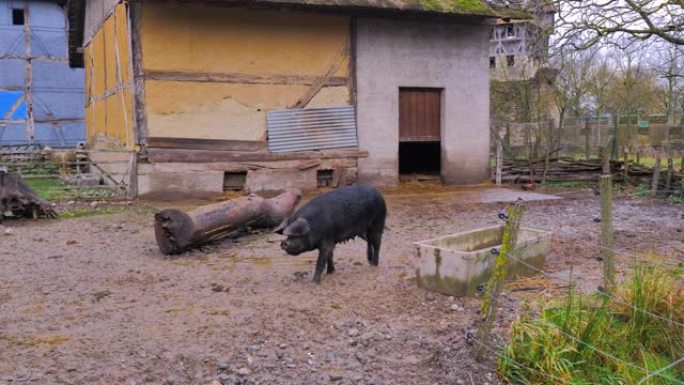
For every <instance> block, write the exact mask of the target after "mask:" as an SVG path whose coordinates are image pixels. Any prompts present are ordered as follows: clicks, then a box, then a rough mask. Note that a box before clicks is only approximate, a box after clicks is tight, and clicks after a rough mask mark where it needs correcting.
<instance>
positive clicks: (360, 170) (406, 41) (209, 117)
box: [69, 0, 499, 197]
mask: <svg viewBox="0 0 684 385" xmlns="http://www.w3.org/2000/svg"><path fill="white" fill-rule="evenodd" d="M498 16H499V15H498V13H497V12H495V11H494V10H493V9H492V8H490V7H489V6H488V5H487V4H486V3H484V2H480V1H479V0H430V1H427V0H425V1H417V0H416V1H414V0H400V1H392V2H386V1H373V0H348V1H324V0H290V1H288V0H254V1H230V0H226V1H206V2H200V1H194V2H172V1H154V2H143V1H127V2H119V1H117V0H92V1H84V0H73V1H71V2H70V6H69V17H70V24H71V30H70V35H69V38H70V60H71V64H72V65H73V66H83V67H84V68H85V71H86V125H87V137H88V142H89V145H90V146H91V147H92V148H95V149H110V150H112V152H111V154H110V155H111V157H114V158H116V157H118V158H119V159H122V157H129V158H130V162H129V163H128V167H127V168H126V169H125V170H118V171H117V170H112V172H120V173H123V174H127V175H130V177H131V184H130V187H131V190H132V191H133V192H132V193H133V194H134V195H135V194H138V195H148V196H149V195H159V194H168V195H171V196H174V197H178V196H182V195H192V196H201V195H216V194H220V193H222V192H223V191H224V190H226V189H239V188H242V187H243V186H246V187H247V188H248V189H249V190H251V191H269V190H275V189H279V188H281V187H284V186H285V185H292V186H295V187H300V188H304V189H309V188H316V187H317V186H323V185H325V186H327V185H331V186H337V185H342V184H348V183H352V182H354V181H360V182H369V183H373V184H376V185H394V184H397V183H398V181H399V177H400V174H401V173H427V174H429V173H434V174H436V175H439V176H440V177H441V180H442V181H443V182H445V183H462V184H468V183H480V182H483V181H485V180H486V179H487V178H488V174H489V172H488V162H489V77H488V75H489V73H488V71H489V69H488V65H487V63H488V56H489V55H488V49H489V31H490V28H491V27H492V25H493V23H494V22H495V20H496V18H497V17H498ZM100 156H102V155H100Z"/></svg>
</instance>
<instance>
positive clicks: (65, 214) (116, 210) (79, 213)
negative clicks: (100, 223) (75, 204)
mask: <svg viewBox="0 0 684 385" xmlns="http://www.w3.org/2000/svg"><path fill="white" fill-rule="evenodd" d="M156 212H157V210H156V209H154V208H152V207H135V206H113V207H107V206H105V207H102V208H96V209H94V208H75V209H71V210H66V211H60V212H59V218H61V219H74V218H85V217H94V216H98V215H115V214H125V213H138V214H150V215H152V214H154V213H156Z"/></svg>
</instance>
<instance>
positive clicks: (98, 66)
mask: <svg viewBox="0 0 684 385" xmlns="http://www.w3.org/2000/svg"><path fill="white" fill-rule="evenodd" d="M84 60H85V63H84V65H85V72H86V134H87V137H88V140H89V141H92V140H93V139H94V138H95V137H96V136H104V137H107V138H111V139H115V140H116V141H117V142H118V143H119V144H121V145H122V146H124V147H126V148H132V147H133V145H134V144H135V134H134V132H135V131H134V126H133V125H134V119H133V92H132V88H131V83H132V81H131V80H132V79H131V70H130V68H131V63H130V55H129V39H128V18H127V15H126V5H125V4H118V5H117V6H116V9H115V12H114V13H113V14H112V15H111V16H110V17H109V18H107V20H105V22H104V23H103V25H102V26H101V27H100V29H99V30H98V31H97V32H96V33H95V35H94V36H93V39H92V40H91V42H90V44H88V45H87V46H86V47H85V49H84Z"/></svg>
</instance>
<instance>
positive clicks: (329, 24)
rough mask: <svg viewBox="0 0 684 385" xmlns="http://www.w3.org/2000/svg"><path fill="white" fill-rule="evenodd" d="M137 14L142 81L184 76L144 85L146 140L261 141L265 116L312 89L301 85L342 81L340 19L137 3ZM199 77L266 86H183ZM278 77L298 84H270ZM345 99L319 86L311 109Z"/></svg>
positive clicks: (343, 29) (344, 43) (344, 53)
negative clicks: (249, 81) (139, 15)
mask: <svg viewBox="0 0 684 385" xmlns="http://www.w3.org/2000/svg"><path fill="white" fill-rule="evenodd" d="M142 10H143V12H142V22H141V42H142V58H143V68H144V70H145V72H146V74H149V73H150V72H154V73H156V74H159V73H171V74H178V73H181V74H184V75H186V76H184V79H186V80H184V81H176V80H174V81H171V80H151V79H148V80H146V81H145V103H146V118H147V129H148V133H149V136H161V137H180V138H203V139H226V140H263V139H264V138H265V137H266V112H267V111H270V110H274V109H282V108H288V107H290V106H292V105H294V103H296V102H297V100H299V99H300V98H301V97H303V96H304V95H306V93H307V92H308V91H309V89H310V88H311V86H310V85H307V84H302V82H309V83H310V82H312V81H314V80H316V79H320V78H322V77H324V76H325V75H326V74H328V73H331V74H332V76H334V77H342V78H348V77H349V61H350V55H349V41H350V20H349V18H347V17H343V16H329V15H316V14H297V13H286V12H273V11H249V10H245V9H239V8H230V7H212V6H208V5H200V4H188V5H182V4H169V3H144V5H143V7H142ZM331 69H332V70H331ZM200 74H213V75H220V76H221V77H223V78H224V79H225V77H226V75H228V77H231V76H234V77H235V78H240V77H248V78H252V79H253V78H255V77H256V78H258V79H260V83H267V84H247V83H239V82H237V81H233V80H231V82H198V81H191V80H188V78H191V77H192V76H195V75H200ZM283 76H288V77H292V78H294V79H296V80H295V83H297V84H294V83H290V84H272V83H282V78H283ZM162 79H163V77H162ZM302 79H303V80H302ZM268 83H271V84H268ZM328 88H331V90H329V89H328ZM332 88H334V89H332ZM349 99H350V98H349V88H348V87H346V86H341V87H324V88H323V89H322V90H321V92H319V93H318V95H316V97H314V100H313V101H312V102H314V101H315V105H316V106H317V107H323V106H339V105H344V104H348V103H349Z"/></svg>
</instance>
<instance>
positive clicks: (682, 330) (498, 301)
mask: <svg viewBox="0 0 684 385" xmlns="http://www.w3.org/2000/svg"><path fill="white" fill-rule="evenodd" d="M518 204H520V203H518ZM498 217H499V218H500V219H502V220H505V221H507V222H508V221H510V219H509V218H507V217H506V215H505V214H503V215H502V214H499V215H498ZM518 221H520V222H522V219H519V220H518ZM520 224H521V223H516V225H518V226H519V225H520ZM507 227H508V226H507ZM572 242H573V243H574V244H576V245H577V246H579V247H583V248H586V249H588V250H598V251H599V253H598V254H600V252H601V251H604V250H606V249H609V251H610V252H612V253H614V254H615V255H617V256H620V257H621V258H620V259H619V260H618V263H619V264H620V265H625V264H630V263H631V264H634V265H633V266H627V267H624V266H621V268H622V269H623V270H629V269H636V268H637V266H638V265H640V264H647V265H655V266H660V267H662V268H665V269H672V268H684V259H681V260H655V259H654V258H646V257H645V256H644V255H645V254H644V253H639V252H635V251H633V250H631V249H635V248H643V247H646V248H651V249H653V250H655V249H657V247H656V245H654V244H651V243H642V244H638V245H631V246H627V247H611V248H607V247H605V246H604V245H603V244H602V243H600V242H590V241H582V240H575V239H573V240H572ZM502 249H504V246H503V244H502V245H501V246H496V247H493V248H492V249H491V254H492V255H493V256H495V257H496V258H497V259H498V260H499V261H500V260H501V258H500V252H501V250H502ZM504 258H505V260H506V261H507V262H506V264H508V263H510V262H515V263H516V264H521V265H523V266H525V267H526V268H528V269H529V270H530V271H532V272H534V274H535V275H540V276H542V277H544V278H546V279H548V280H550V281H552V282H557V281H559V280H560V281H562V283H564V284H566V285H565V286H563V287H568V288H571V289H570V290H571V291H572V290H573V289H572V288H574V287H575V283H576V277H574V276H573V274H572V271H573V270H574V269H577V270H579V271H582V270H584V268H585V267H589V268H595V264H596V263H597V262H599V263H601V262H604V261H603V260H602V258H601V257H600V256H597V257H595V258H592V259H589V260H588V261H586V262H584V263H577V257H576V256H575V255H574V254H573V257H572V260H571V261H570V262H571V266H572V267H571V270H570V274H569V275H568V276H567V277H566V278H564V277H562V276H560V275H559V274H554V273H551V272H548V271H545V270H544V269H543V268H542V267H538V266H535V265H533V264H531V263H529V262H528V261H525V260H523V259H522V258H520V257H519V251H518V250H517V249H514V250H512V251H510V252H507V253H505V256H504ZM498 263H499V262H497V265H498ZM589 264H592V265H593V266H589ZM623 273H624V272H623ZM627 275H628V274H626V273H625V274H623V276H625V277H626V276H627ZM491 279H494V278H490V280H491ZM491 286H492V285H491V282H490V284H489V285H487V287H485V285H480V286H478V290H479V291H480V292H482V294H483V302H484V301H490V302H491V303H494V304H495V306H496V307H500V308H505V309H507V310H511V311H513V312H514V314H517V313H519V312H520V310H521V309H519V308H517V307H516V306H514V305H512V304H507V303H506V299H507V297H505V294H502V293H497V292H495V291H489V288H490V287H491ZM596 292H597V293H598V297H599V298H601V299H602V300H606V301H611V302H612V303H614V304H619V305H621V306H624V307H625V308H628V309H630V311H632V312H634V313H639V314H642V315H645V316H648V317H652V318H653V319H656V320H659V321H662V322H664V323H665V324H666V325H669V327H672V328H675V329H678V330H679V332H678V333H679V334H678V335H680V336H681V338H682V341H684V322H682V320H679V319H675V318H674V316H668V314H659V313H656V312H654V311H652V310H649V309H646V308H644V307H643V306H638V305H635V304H634V303H630V302H628V301H626V300H624V299H623V298H621V297H620V296H618V295H616V294H614V293H612V292H611V290H608V288H606V287H603V286H600V285H599V286H598V287H597V288H596ZM682 294H684V292H683V293H682ZM568 295H569V296H570V295H572V293H571V292H570V293H569V294H568ZM509 300H510V299H509ZM483 313H484V306H483ZM485 316H486V315H485ZM535 322H538V323H540V324H542V325H544V326H545V327H549V328H552V329H554V330H555V331H556V332H557V333H559V334H560V335H562V336H563V337H564V338H567V339H569V340H571V341H573V342H574V343H576V344H578V345H580V346H582V347H584V348H586V349H589V350H591V351H593V352H595V353H597V354H599V355H601V356H602V357H604V359H605V360H609V361H612V362H614V363H616V364H619V365H621V366H622V367H629V368H631V369H633V370H635V371H637V372H638V373H640V375H641V378H640V379H639V381H638V382H636V383H637V384H645V383H651V382H652V381H653V380H654V379H655V378H658V379H660V380H662V381H666V382H665V383H667V384H684V376H682V375H677V374H675V375H674V376H673V375H672V370H673V369H676V368H678V367H680V366H682V365H684V351H683V352H681V357H677V358H676V359H675V360H673V361H672V362H669V363H668V364H666V365H663V366H661V367H659V368H657V369H656V370H653V368H649V367H647V366H648V365H647V366H642V365H639V364H638V363H636V362H630V361H628V360H626V359H624V358H621V357H619V356H618V355H616V354H614V353H612V352H610V351H608V350H607V349H605V348H602V347H600V346H598V344H596V343H594V341H592V340H590V339H585V338H583V336H582V335H580V336H576V335H572V334H570V333H568V332H567V331H566V330H564V329H563V328H562V327H560V326H559V325H557V324H555V323H553V322H550V321H549V320H547V319H546V318H544V317H536V318H535ZM484 323H485V321H483V325H484ZM467 339H468V342H470V343H471V344H474V345H476V346H477V348H478V350H483V351H487V352H488V353H489V354H491V355H492V356H493V357H496V358H497V360H499V361H503V362H506V363H508V364H509V365H513V366H515V367H516V368H519V369H521V370H524V371H527V372H529V373H534V374H537V375H540V376H542V377H544V378H547V379H549V380H550V382H549V383H554V384H566V383H575V382H573V381H571V379H570V378H563V377H559V376H556V375H553V374H550V373H547V372H545V371H543V370H539V368H535V367H531V365H530V364H526V363H524V362H521V361H520V360H515V359H513V358H512V357H511V356H510V355H507V354H505V352H506V351H505V349H506V346H504V345H500V344H496V343H492V341H491V338H490V336H489V335H485V336H482V335H480V333H478V335H477V336H475V335H473V334H468V335H467ZM536 348H537V349H538V347H536ZM531 349H532V348H531ZM476 357H477V354H476ZM676 373H684V371H679V372H676Z"/></svg>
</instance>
